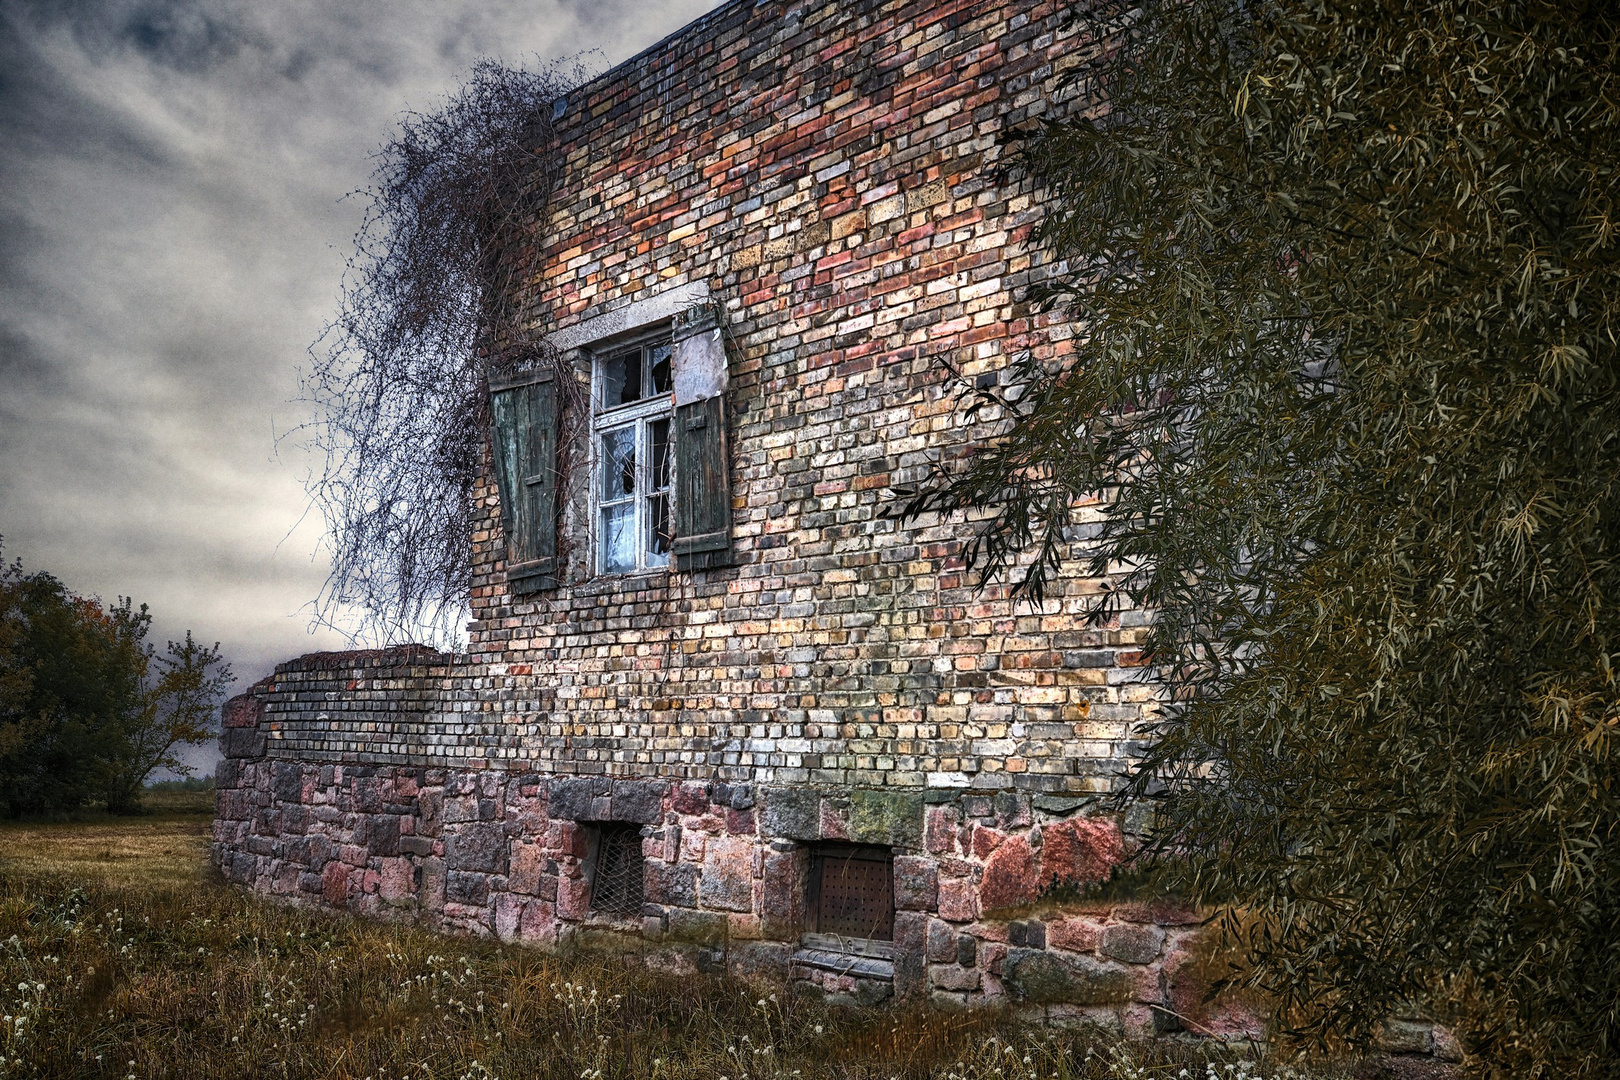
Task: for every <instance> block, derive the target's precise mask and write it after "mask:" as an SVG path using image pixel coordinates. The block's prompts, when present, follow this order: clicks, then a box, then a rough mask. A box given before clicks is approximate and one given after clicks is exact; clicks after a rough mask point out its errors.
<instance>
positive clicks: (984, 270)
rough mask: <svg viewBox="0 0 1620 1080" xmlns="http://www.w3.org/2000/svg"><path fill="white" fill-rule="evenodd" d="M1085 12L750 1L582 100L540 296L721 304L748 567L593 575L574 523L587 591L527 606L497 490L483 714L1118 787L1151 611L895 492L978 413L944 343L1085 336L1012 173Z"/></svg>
mask: <svg viewBox="0 0 1620 1080" xmlns="http://www.w3.org/2000/svg"><path fill="white" fill-rule="evenodd" d="M1076 33H1077V32H1076V31H1074V30H1073V29H1065V28H1064V18H1063V14H1062V12H1061V11H1060V10H1059V9H1058V7H1057V5H1055V4H1050V3H1044V4H1043V3H1005V4H984V3H935V2H894V0H890V2H887V3H809V4H788V5H783V4H771V3H768V4H763V5H757V6H756V5H754V4H730V5H727V6H726V7H724V8H722V9H720V10H719V11H717V12H716V13H714V14H712V15H711V16H709V17H707V18H705V19H704V20H701V21H700V22H699V23H697V24H694V26H693V27H691V28H689V29H688V30H687V31H685V32H683V33H682V34H680V35H678V36H677V37H675V38H673V39H671V40H670V41H667V42H665V43H663V44H662V45H661V46H659V47H658V48H656V49H654V50H652V51H650V52H649V53H647V54H644V55H642V56H640V57H637V58H636V59H634V60H632V61H630V62H629V63H627V64H625V65H622V66H621V67H619V68H617V69H615V70H614V71H613V72H612V73H611V74H610V75H609V76H606V77H604V78H603V79H602V80H599V81H598V82H596V83H593V84H591V85H590V86H588V87H586V88H585V89H584V90H581V91H579V92H577V93H575V94H573V95H570V97H569V98H568V102H567V112H566V114H565V115H564V117H563V120H562V125H563V139H564V144H565V147H566V159H567V169H566V176H567V180H566V182H565V184H564V186H563V187H562V189H561V190H560V191H559V192H558V193H557V194H556V195H555V196H554V197H553V199H552V201H551V211H550V213H549V215H548V216H547V217H546V218H545V219H544V220H543V221H541V222H538V223H537V234H538V236H539V237H541V238H542V240H543V242H544V248H543V251H542V264H543V265H544V267H545V270H544V272H543V273H542V274H541V275H540V277H539V281H538V283H537V284H538V288H537V289H536V292H535V297H534V310H535V313H536V318H537V319H538V320H542V322H543V325H547V326H551V327H557V328H564V329H566V328H567V327H569V326H571V325H575V324H577V323H578V322H580V321H581V320H583V319H587V318H591V317H595V316H599V315H602V314H604V313H607V312H611V311H614V310H615V309H617V308H621V307H623V306H624V305H626V304H628V303H630V302H632V301H634V300H637V299H640V298H643V297H645V296H648V295H655V294H657V293H658V292H659V291H660V290H667V289H671V288H678V287H681V286H686V285H691V284H701V285H703V286H706V287H707V288H708V290H709V292H710V294H711V295H712V296H713V297H715V298H716V299H717V300H718V301H719V302H720V304H721V305H722V306H723V309H724V318H725V322H726V333H727V336H728V346H729V350H730V352H731V373H732V380H731V389H730V392H729V395H728V404H729V406H730V409H731V415H732V418H733V419H732V427H733V430H732V432H731V447H732V457H733V477H732V488H733V494H734V527H733V535H734V539H735V544H736V549H737V565H736V566H735V567H733V568H730V569H726V570H716V571H705V572H698V573H692V574H654V575H649V576H642V577H631V578H618V579H613V578H608V579H597V580H590V578H589V575H588V574H587V573H586V565H585V562H584V558H585V552H586V551H587V549H588V545H587V544H586V543H584V542H580V543H576V544H575V545H573V550H574V552H575V557H574V560H573V565H572V566H571V568H570V574H569V576H570V578H571V579H572V581H573V582H574V584H572V585H569V586H565V587H564V588H563V589H562V590H560V591H559V592H557V593H556V594H542V595H540V596H539V597H535V598H523V599H521V600H518V599H514V598H513V597H512V596H510V595H508V593H507V590H506V586H505V584H504V579H503V573H502V572H503V570H504V564H503V562H502V559H501V549H502V536H501V532H500V529H499V524H498V517H497V515H496V510H497V506H496V501H495V500H496V495H495V492H494V490H493V486H490V487H487V488H486V489H485V490H484V492H483V493H482V501H483V506H484V509H485V513H486V516H485V527H484V528H483V529H481V530H480V532H479V533H478V535H477V536H476V538H475V540H476V545H477V546H476V550H477V564H478V574H477V578H476V581H475V585H474V588H473V604H474V615H475V620H476V621H475V622H474V623H473V625H472V637H471V652H472V656H473V659H474V661H475V662H476V663H477V664H478V665H479V670H481V671H483V672H487V675H488V679H489V681H488V682H487V684H481V687H480V689H481V692H480V694H479V696H478V697H479V700H478V702H477V704H476V705H475V706H473V708H474V709H475V712H474V715H472V716H470V717H459V718H458V719H463V720H467V721H470V722H472V723H473V724H474V725H476V726H475V728H474V730H476V731H478V732H480V733H484V732H486V731H494V732H501V733H507V734H511V735H514V736H516V741H517V743H518V745H519V746H521V747H522V749H523V751H524V754H525V756H526V757H528V758H529V760H533V761H537V762H543V763H544V767H545V768H547V769H548V770H552V771H558V772H580V773H596V774H623V773H632V772H634V773H653V774H657V775H662V776H670V777H681V778H698V777H705V778H707V777H713V778H718V779H724V780H747V781H756V782H763V783H810V784H818V785H828V786H832V787H841V786H847V785H881V786H892V787H922V786H928V785H933V786H948V787H954V786H969V785H974V786H983V787H988V788H1002V787H1011V788H1018V789H1023V790H1041V791H1067V792H1077V791H1096V790H1099V789H1103V788H1106V787H1108V786H1109V784H1110V783H1111V778H1112V776H1113V774H1114V773H1115V772H1116V771H1117V770H1118V768H1119V766H1120V764H1121V762H1122V761H1123V760H1124V759H1126V758H1127V757H1129V756H1130V753H1131V749H1132V746H1131V726H1132V724H1133V722H1135V721H1136V720H1137V719H1138V717H1139V715H1140V711H1141V709H1142V707H1143V705H1144V703H1147V702H1149V701H1150V700H1151V698H1152V694H1153V691H1152V688H1151V686H1148V685H1146V684H1144V683H1142V682H1141V681H1139V680H1138V678H1137V675H1138V671H1139V669H1138V668H1137V667H1136V666H1135V665H1136V663H1137V660H1138V653H1137V645H1138V642H1139V640H1140V635H1141V633H1142V629H1141V624H1142V619H1141V618H1140V617H1139V616H1138V614H1137V613H1134V612H1126V613H1125V614H1124V615H1123V616H1122V617H1121V618H1120V619H1119V620H1117V621H1116V622H1114V623H1110V624H1107V625H1104V626H1101V627H1097V628H1087V627H1084V626H1082V625H1081V621H1080V619H1079V614H1080V611H1081V607H1082V605H1083V604H1084V602H1085V601H1086V600H1087V598H1089V597H1092V596H1094V595H1095V594H1096V591H1097V588H1098V583H1097V582H1095V581H1090V580H1087V579H1085V578H1084V577H1082V576H1080V575H1078V574H1077V573H1071V574H1070V575H1069V576H1068V577H1067V578H1066V579H1065V580H1064V581H1063V582H1062V583H1061V584H1060V586H1059V587H1058V588H1057V589H1056V590H1055V591H1054V596H1053V598H1052V600H1051V601H1050V602H1048V603H1046V604H1044V605H1042V606H1041V607H1039V608H1034V609H1032V608H1030V607H1029V606H1027V605H1018V604H1015V603H1014V602H1013V601H1011V600H1010V599H1009V598H1008V596H1007V593H1006V590H1005V589H1004V588H1001V587H998V586H991V587H988V588H979V587H977V586H976V585H975V583H974V582H973V581H972V580H971V579H970V576H969V575H968V574H967V573H966V572H965V571H964V567H963V565H962V558H961V552H962V543H963V539H964V536H965V534H966V533H967V531H968V529H969V528H970V527H971V526H970V525H968V524H967V523H964V522H962V521H959V520H958V521H949V522H924V523H919V524H900V523H898V522H896V521H894V520H892V519H890V518H886V517H884V516H883V512H884V510H885V509H886V508H892V507H893V506H894V504H895V502H896V499H895V494H894V488H895V486H896V485H903V484H905V483H907V482H910V481H915V480H918V479H920V478H921V477H922V476H923V475H924V473H925V471H926V468H927V465H928V462H929V461H930V460H931V459H932V458H935V457H937V456H938V455H939V454H941V453H948V452H952V451H955V450H959V449H960V448H961V447H962V446H963V445H964V444H965V443H966V441H967V439H968V438H969V436H970V434H971V433H970V432H969V431H968V429H966V428H965V427H964V426H963V424H962V422H961V420H960V418H959V416H958V410H956V409H955V408H954V406H953V401H952V399H951V396H950V393H949V387H948V385H947V382H946V380H945V379H944V377H943V376H942V372H941V369H940V368H939V366H938V362H940V361H946V362H949V363H950V364H952V365H953V366H955V367H956V368H957V369H958V370H960V371H962V372H963V373H964V374H966V375H967V376H969V377H970V378H991V379H993V378H996V377H997V375H996V373H997V372H998V371H1000V370H1001V369H1002V368H1003V366H1004V365H1005V363H1006V362H1007V360H1008V358H1009V357H1011V356H1013V355H1015V354H1017V353H1020V352H1023V351H1026V350H1033V351H1035V352H1038V353H1042V354H1050V353H1052V352H1054V351H1056V350H1059V349H1062V348H1064V347H1065V340H1066V337H1067V328H1066V327H1065V326H1064V325H1063V324H1062V322H1061V321H1057V320H1052V319H1046V318H1042V317H1038V316H1036V315H1033V314H1031V313H1030V312H1029V310H1028V308H1027V305H1026V304H1025V303H1024V291H1025V289H1026V287H1027V286H1028V285H1029V284H1030V283H1031V282H1032V281H1034V280H1036V279H1037V278H1038V277H1040V275H1041V274H1042V273H1043V269H1042V263H1041V259H1040V257H1039V255H1038V254H1037V253H1035V252H1033V251H1031V250H1030V248H1029V247H1028V246H1027V244H1026V241H1027V238H1028V235H1029V230H1030V228H1031V225H1032V224H1033V222H1034V220H1035V218H1036V210H1035V207H1034V206H1033V205H1032V200H1031V198H1030V196H1029V194H1028V193H1027V192H1021V191H1018V190H1011V189H1008V188H1006V187H1004V186H999V185H998V184H997V183H996V182H994V181H993V180H992V178H991V167H992V166H993V165H994V164H995V162H996V161H997V160H998V155H999V152H1000V150H999V143H998V139H999V138H1000V137H1001V136H1002V135H1003V134H1004V133H1005V132H1006V131H1007V130H1008V129H1009V128H1011V127H1014V126H1017V125H1020V124H1027V123H1029V122H1031V121H1033V120H1034V119H1035V118H1036V117H1038V116H1040V115H1042V114H1043V113H1045V112H1048V111H1050V110H1052V109H1053V108H1056V107H1060V106H1058V105H1055V104H1054V102H1057V101H1058V100H1059V99H1060V97H1061V93H1060V90H1059V81H1060V79H1059V77H1060V75H1061V73H1062V72H1063V71H1064V70H1065V69H1066V67H1067V66H1070V65H1073V64H1075V63H1077V62H1079V61H1080V60H1081V59H1082V58H1083V56H1084V55H1085V52H1086V49H1087V48H1088V45H1087V43H1086V42H1084V41H1081V40H1079V39H1078V38H1077V36H1076ZM580 456H583V455H580ZM583 517H584V515H583V514H582V513H580V512H579V508H578V507H576V508H575V514H574V515H573V517H572V518H571V520H572V521H574V522H576V523H577V522H579V521H580V520H581V519H583ZM576 528H577V526H576ZM582 539H583V538H582Z"/></svg>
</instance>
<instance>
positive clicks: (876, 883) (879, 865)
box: [810, 844, 894, 941]
mask: <svg viewBox="0 0 1620 1080" xmlns="http://www.w3.org/2000/svg"><path fill="white" fill-rule="evenodd" d="M810 884H811V897H810V907H811V910H812V911H813V912H814V913H815V928H816V931H817V932H818V933H822V934H842V935H844V936H846V937H857V938H871V939H875V940H878V941H893V940H894V856H893V854H891V853H890V852H889V851H888V850H886V849H884V848H877V847H859V846H856V845H854V844H836V845H835V844H827V845H823V846H821V847H818V848H817V849H816V851H815V855H814V857H813V860H812V863H811V870H810Z"/></svg>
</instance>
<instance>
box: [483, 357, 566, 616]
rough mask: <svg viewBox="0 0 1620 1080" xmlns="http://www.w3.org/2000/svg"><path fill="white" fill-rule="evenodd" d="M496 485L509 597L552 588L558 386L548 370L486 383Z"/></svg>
mask: <svg viewBox="0 0 1620 1080" xmlns="http://www.w3.org/2000/svg"><path fill="white" fill-rule="evenodd" d="M489 389H490V405H491V411H492V412H493V413H494V418H495V432H494V440H493V445H494V452H495V482H496V485H497V486H498V487H499V488H500V497H501V526H502V528H503V529H504V530H505V532H506V580H507V583H508V584H509V585H510V586H511V587H512V591H513V592H514V593H531V592H538V591H540V590H541V589H554V588H556V587H557V487H558V484H557V427H558V418H557V388H556V384H555V383H554V382H553V376H552V373H551V372H550V371H537V372H529V373H526V374H523V375H518V376H513V377H510V378H505V379H500V380H493V379H492V380H491V381H490V386H489Z"/></svg>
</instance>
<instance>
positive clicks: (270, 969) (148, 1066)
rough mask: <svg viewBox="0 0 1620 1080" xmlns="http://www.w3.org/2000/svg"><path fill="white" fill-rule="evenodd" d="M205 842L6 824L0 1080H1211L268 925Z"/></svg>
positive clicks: (317, 916)
mask: <svg viewBox="0 0 1620 1080" xmlns="http://www.w3.org/2000/svg"><path fill="white" fill-rule="evenodd" d="M176 798H177V800H178V796H177V797H176ZM192 798H193V800H194V801H195V800H196V797H195V796H193V797H192ZM207 821H208V819H207V816H206V814H205V813H198V812H191V813H187V812H185V808H184V806H182V805H180V804H179V802H177V803H176V805H171V806H168V807H165V808H162V809H161V810H160V812H158V813H156V814H154V815H153V816H150V817H147V818H142V819H135V820H126V821H118V820H90V821H85V822H81V823H77V824H72V823H67V824H46V825H37V824H29V825H17V824H7V825H0V1014H4V1021H3V1024H0V1077H3V1078H6V1080H9V1078H11V1077H23V1076H26V1077H107V1078H124V1077H131V1076H133V1077H137V1078H146V1077H175V1078H186V1080H193V1078H197V1080H206V1078H229V1080H246V1078H251V1077H261V1076H263V1077H308V1078H330V1080H362V1078H367V1077H369V1078H372V1080H383V1078H388V1080H403V1078H407V1077H408V1078H411V1080H417V1078H423V1080H426V1078H455V1080H484V1078H488V1077H506V1078H518V1077H521V1078H525V1080H527V1078H531V1077H535V1078H540V1077H557V1078H567V1080H603V1078H607V1077H659V1078H665V1077H667V1078H670V1080H681V1078H691V1080H698V1078H701V1080H718V1078H721V1077H724V1078H726V1080H744V1078H748V1080H756V1078H757V1080H765V1078H777V1077H794V1076H802V1077H824V1078H850V1080H855V1078H878V1077H896V1078H900V1077H914V1078H920V1077H929V1076H940V1077H945V1076H956V1077H964V1078H971V1080H981V1078H982V1080H990V1078H1014V1077H1016V1078H1020V1080H1033V1078H1035V1077H1041V1078H1046V1077H1058V1078H1065V1080H1066V1078H1075V1077H1112V1078H1115V1080H1132V1078H1143V1080H1145V1078H1147V1077H1177V1076H1181V1075H1188V1076H1194V1077H1197V1078H1198V1080H1204V1078H1205V1077H1206V1075H1208V1073H1207V1069H1208V1068H1209V1066H1208V1065H1207V1064H1206V1062H1207V1061H1209V1060H1214V1061H1221V1060H1223V1059H1221V1058H1220V1057H1219V1048H1214V1050H1215V1053H1216V1057H1215V1058H1213V1059H1211V1058H1209V1057H1208V1056H1207V1053H1208V1052H1207V1051H1206V1050H1202V1049H1197V1048H1189V1047H1176V1046H1163V1045H1160V1046H1154V1047H1141V1046H1128V1045H1120V1044H1117V1043H1114V1042H1111V1041H1110V1040H1107V1039H1106V1038H1103V1037H1099V1036H1096V1035H1095V1034H1088V1033H1084V1032H1065V1033H1054V1032H1040V1031H1031V1030H1027V1029H1023V1028H1020V1027H1019V1026H1018V1025H1017V1024H1015V1023H1014V1022H1013V1021H1012V1020H1011V1018H1009V1017H1007V1016H1004V1015H996V1014H990V1013H985V1014H973V1015H949V1014H942V1013H907V1012H883V1013H865V1014H861V1013H854V1012H842V1011H829V1010H827V1009H825V1008H824V1007H822V1006H820V1005H818V1004H815V1003H812V1002H809V1001H805V1000H802V999H796V998H793V997H790V996H789V995H787V994H785V993H783V992H778V993H775V994H773V993H771V992H770V991H769V990H768V989H761V988H757V987H747V986H744V985H741V984H739V983H736V982H732V981H729V980H725V979H720V978H711V977H704V978H698V979H692V978H686V979H681V978H674V977H670V976H666V975H660V974H657V973H655V972H653V971H649V970H648V969H647V968H646V967H645V966H644V965H642V964H641V962H640V961H639V959H638V958H637V957H635V956H633V955H630V956H626V955H600V954H597V955H592V954H574V955H568V956H559V955H554V954H546V953H541V952H538V951H535V950H533V949H527V948H522V947H516V946H503V945H498V944H495V943H491V942H477V941H467V940H461V939H448V938H444V937H440V936H437V935H434V934H429V933H426V932H423V931H419V930H415V929H411V928H408V927H400V926H389V925H385V924H380V923H373V922H365V921H360V920H355V919H350V918H346V917H342V916H334V915H330V914H326V913H320V912H309V911H302V910H297V909H289V908H284V907H279V906H275V905H271V904H269V903H266V902H264V901H263V900H260V899H258V898H256V897H252V896H249V895H246V894H244V893H242V892H240V891H237V890H234V889H230V888H227V887H225V886H224V885H222V884H220V883H218V882H217V881H216V880H214V879H213V878H212V877H211V876H210V875H209V873H208V872H207V871H206V869H205V858H204V851H205V843H206V832H207ZM1183 1069H1186V1070H1187V1072H1186V1073H1183V1072H1182V1070H1183ZM1264 1074H1265V1075H1267V1076H1274V1075H1284V1073H1278V1072H1273V1071H1270V1070H1267V1071H1265V1073H1264ZM1219 1075H1220V1077H1221V1080H1238V1078H1240V1077H1243V1076H1256V1075H1260V1073H1258V1072H1256V1071H1254V1070H1253V1069H1251V1068H1250V1067H1248V1066H1241V1067H1237V1068H1231V1069H1228V1068H1227V1067H1226V1066H1225V1065H1222V1066H1221V1068H1220V1072H1219Z"/></svg>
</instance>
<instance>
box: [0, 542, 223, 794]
mask: <svg viewBox="0 0 1620 1080" xmlns="http://www.w3.org/2000/svg"><path fill="white" fill-rule="evenodd" d="M151 624H152V617H151V615H150V614H149V613H148V612H147V610H146V606H145V605H144V604H143V605H141V607H139V608H136V607H134V606H133V605H132V603H131V601H130V600H129V599H128V598H127V597H125V598H121V599H120V600H119V601H118V603H117V604H115V605H112V606H110V607H109V606H103V605H102V604H101V602H100V601H98V600H94V599H88V598H86V597H82V596H75V595H74V594H72V593H70V592H69V591H68V590H67V589H66V588H65V587H64V586H63V585H62V583H61V582H60V581H58V580H56V579H55V578H54V577H52V576H51V575H49V574H45V573H33V574H24V573H23V572H22V570H21V568H20V566H18V564H16V563H12V564H11V565H10V566H8V567H6V568H5V569H4V570H0V800H3V801H4V803H5V805H6V808H7V810H8V811H9V812H10V813H11V814H12V815H13V816H17V815H21V814H37V813H61V812H65V811H73V810H76V809H78V808H80V807H81V806H83V805H84V804H85V803H87V802H100V803H102V804H103V805H104V806H105V807H106V808H107V809H108V810H110V811H112V812H113V813H129V812H132V811H134V810H136V809H138V807H139V804H140V796H141V790H142V786H143V784H144V783H145V781H146V778H147V777H148V776H150V775H151V774H152V772H153V771H154V770H156V769H158V768H164V767H166V768H170V769H174V770H177V771H181V772H184V771H186V769H185V765H184V763H183V762H181V760H180V759H179V757H178V756H177V755H176V752H175V751H176V749H177V748H178V747H180V746H182V745H186V744H196V743H201V742H204V741H206V740H207V739H208V738H210V737H211V735H212V722H213V716H214V709H215V707H216V706H217V705H218V703H219V699H220V697H221V695H222V694H223V692H224V689H225V687H226V686H227V685H228V684H229V683H230V682H231V681H232V676H231V671H230V666H229V665H228V664H226V663H225V662H224V661H223V659H222V658H221V656H220V652H219V645H218V643H216V644H215V645H214V646H213V647H212V648H208V647H205V646H202V645H199V644H198V643H197V642H195V641H194V640H192V637H191V634H190V633H189V632H188V633H187V634H186V637H185V640H184V641H178V642H177V641H171V642H169V644H168V649H167V651H166V652H165V653H164V654H162V655H159V654H158V652H157V651H156V649H155V648H154V647H153V646H151V645H149V644H147V642H146V635H147V633H148V631H149V630H150V628H151Z"/></svg>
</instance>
